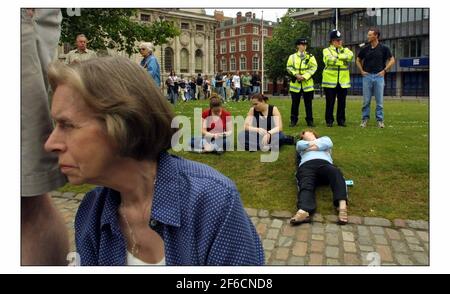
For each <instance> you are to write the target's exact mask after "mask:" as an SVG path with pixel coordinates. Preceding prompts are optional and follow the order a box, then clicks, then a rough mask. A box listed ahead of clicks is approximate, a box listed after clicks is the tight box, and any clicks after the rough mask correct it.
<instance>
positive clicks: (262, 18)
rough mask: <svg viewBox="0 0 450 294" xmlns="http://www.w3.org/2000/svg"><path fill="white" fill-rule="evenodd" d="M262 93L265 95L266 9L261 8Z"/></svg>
mask: <svg viewBox="0 0 450 294" xmlns="http://www.w3.org/2000/svg"><path fill="white" fill-rule="evenodd" d="M261 94H263V95H264V10H261Z"/></svg>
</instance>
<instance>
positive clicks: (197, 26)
mask: <svg viewBox="0 0 450 294" xmlns="http://www.w3.org/2000/svg"><path fill="white" fill-rule="evenodd" d="M195 29H196V30H197V31H202V32H203V30H204V29H205V28H204V27H203V25H196V26H195Z"/></svg>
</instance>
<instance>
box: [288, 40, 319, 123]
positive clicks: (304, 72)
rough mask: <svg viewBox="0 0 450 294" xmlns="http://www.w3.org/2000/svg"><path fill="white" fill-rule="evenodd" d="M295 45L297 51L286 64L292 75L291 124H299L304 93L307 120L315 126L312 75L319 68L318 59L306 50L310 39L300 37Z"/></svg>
mask: <svg viewBox="0 0 450 294" xmlns="http://www.w3.org/2000/svg"><path fill="white" fill-rule="evenodd" d="M295 45H296V46H297V52H296V53H294V54H292V55H291V56H289V59H288V61H287V65H286V67H287V71H288V73H289V75H290V76H291V83H290V87H289V91H290V92H291V96H292V106H291V123H290V125H289V126H290V127H294V126H295V125H296V124H297V121H298V108H299V104H300V97H301V95H302V94H303V102H304V103H305V112H306V117H305V120H306V123H307V125H308V126H310V127H314V123H313V114H312V100H313V98H314V80H313V79H312V78H311V77H312V75H313V74H314V73H315V72H316V70H317V61H316V58H314V56H313V55H312V54H310V53H308V52H306V47H307V45H308V41H307V40H306V39H305V38H300V39H298V40H297V41H296V42H295Z"/></svg>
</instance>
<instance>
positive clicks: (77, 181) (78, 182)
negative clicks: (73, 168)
mask: <svg viewBox="0 0 450 294" xmlns="http://www.w3.org/2000/svg"><path fill="white" fill-rule="evenodd" d="M67 180H68V181H69V183H70V184H71V185H83V184H87V183H86V181H85V180H84V179H83V178H80V177H76V176H67Z"/></svg>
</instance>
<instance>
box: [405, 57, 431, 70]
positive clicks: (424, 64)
mask: <svg viewBox="0 0 450 294" xmlns="http://www.w3.org/2000/svg"><path fill="white" fill-rule="evenodd" d="M400 66H401V67H413V68H428V67H429V66H430V58H429V57H418V58H401V59H400Z"/></svg>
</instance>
